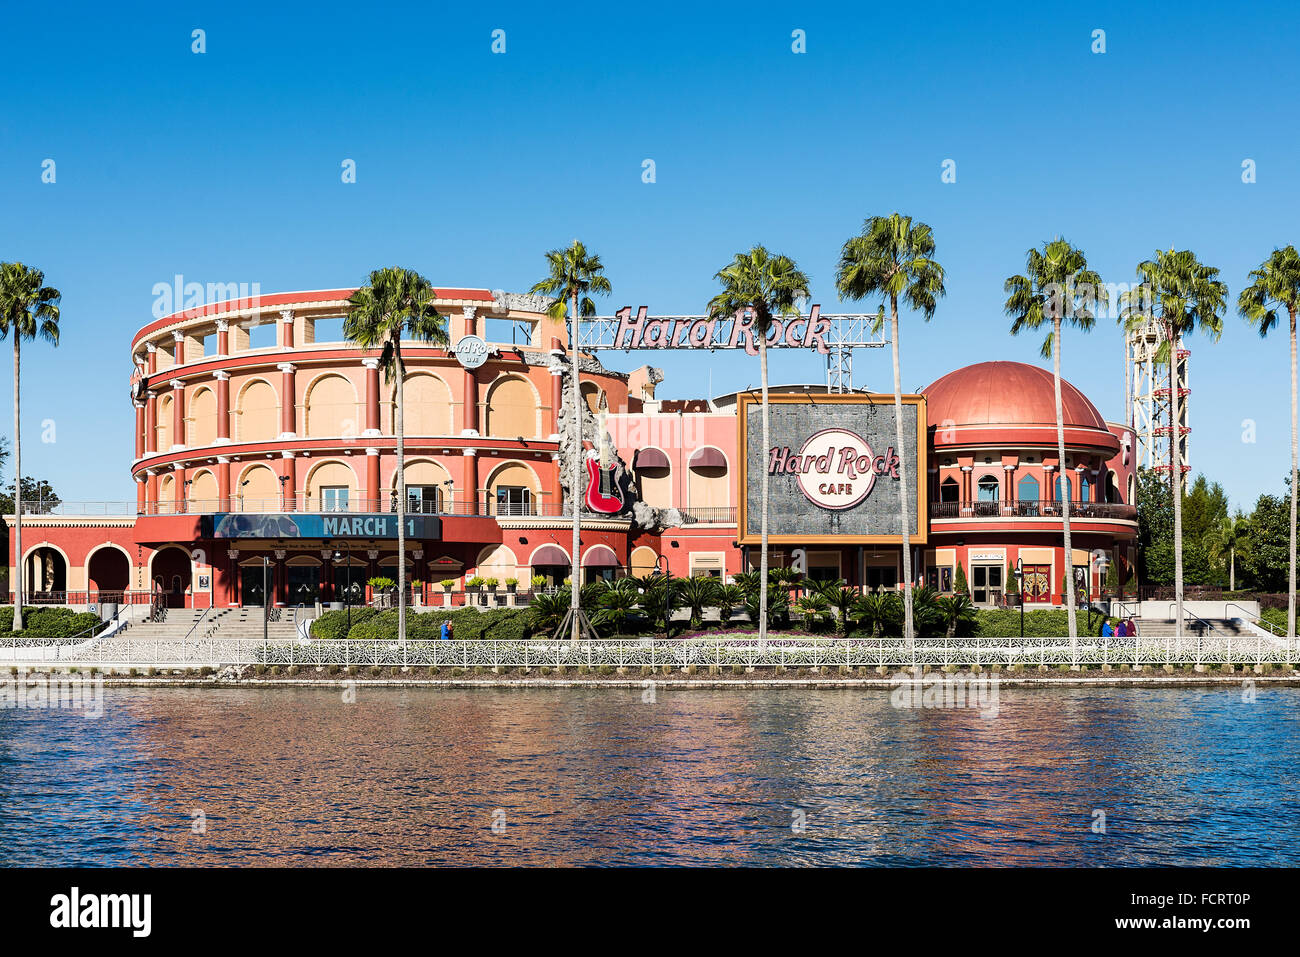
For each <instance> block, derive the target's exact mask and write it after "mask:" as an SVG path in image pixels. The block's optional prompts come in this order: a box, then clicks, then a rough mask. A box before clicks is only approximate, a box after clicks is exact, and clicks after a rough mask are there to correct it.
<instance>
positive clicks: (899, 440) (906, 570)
mask: <svg viewBox="0 0 1300 957" xmlns="http://www.w3.org/2000/svg"><path fill="white" fill-rule="evenodd" d="M889 326H890V329H889V338H890V339H891V340H892V342H891V351H892V352H893V358H894V454H895V455H897V456H898V483H899V484H898V493H899V495H901V496H902V498H901V500H900V504H899V506H898V512H899V516H900V517H901V518H902V522H903V639H904V640H905V641H906V643H907V647H908V649H909V650H910V649H911V648H912V647H913V646H914V643H915V638H916V632H915V628H914V626H913V623H912V534H911V532H910V531H909V526H910V525H911V520H910V516H909V515H908V513H907V497H908V482H907V457H906V453H905V450H904V447H903V372H902V368H901V366H900V365H899V362H898V296H896V295H891V296H890V297H889Z"/></svg>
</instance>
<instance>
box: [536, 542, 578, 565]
mask: <svg viewBox="0 0 1300 957" xmlns="http://www.w3.org/2000/svg"><path fill="white" fill-rule="evenodd" d="M569 564H571V562H570V561H569V556H568V555H566V554H564V549H562V548H560V547H559V546H558V545H543V546H542V547H541V548H539V549H538V550H537V551H536V552H534V553H533V558H532V566H533V567H534V568H538V567H540V566H543V565H569Z"/></svg>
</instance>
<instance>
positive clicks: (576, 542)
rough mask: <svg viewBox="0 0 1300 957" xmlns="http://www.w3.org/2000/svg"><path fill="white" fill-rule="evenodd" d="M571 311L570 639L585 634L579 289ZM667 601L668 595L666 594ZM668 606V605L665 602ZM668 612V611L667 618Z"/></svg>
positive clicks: (573, 298)
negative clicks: (581, 622)
mask: <svg viewBox="0 0 1300 957" xmlns="http://www.w3.org/2000/svg"><path fill="white" fill-rule="evenodd" d="M571 306H572V309H571V312H570V321H569V323H570V330H571V333H572V335H573V342H572V346H573V368H572V369H571V370H570V371H571V372H572V373H573V382H572V389H571V391H570V396H571V398H572V401H573V553H572V554H573V570H572V573H571V574H572V575H573V579H572V581H570V583H569V584H570V586H571V587H570V590H569V591H570V594H569V610H570V612H571V613H572V614H571V615H570V618H571V621H570V622H569V639H570V640H571V641H577V640H578V638H580V637H581V635H580V633H579V629H578V615H579V609H580V608H581V603H580V601H579V594H580V592H581V584H580V579H581V577H582V558H581V555H580V553H579V549H580V548H581V547H582V544H581V541H580V538H579V536H580V533H581V520H580V512H581V509H582V491H581V486H582V413H581V411H580V410H579V408H578V403H579V402H580V401H581V400H582V388H581V386H580V384H579V382H578V380H579V378H580V376H581V372H580V370H579V365H580V362H579V359H578V294H577V293H576V292H575V293H574V294H573V296H572V297H571ZM664 600H665V602H667V596H666V595H665V599H664ZM665 607H666V605H665ZM667 617H668V612H667V611H665V612H664V618H665V621H666V620H667Z"/></svg>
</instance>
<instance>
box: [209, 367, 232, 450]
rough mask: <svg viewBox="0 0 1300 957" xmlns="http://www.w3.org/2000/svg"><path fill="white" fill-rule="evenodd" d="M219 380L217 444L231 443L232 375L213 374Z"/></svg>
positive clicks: (224, 373) (223, 373) (225, 373)
mask: <svg viewBox="0 0 1300 957" xmlns="http://www.w3.org/2000/svg"><path fill="white" fill-rule="evenodd" d="M213 375H214V377H215V378H216V380H217V444H218V445H220V444H224V443H227V442H229V441H230V373H229V372H216V373H213Z"/></svg>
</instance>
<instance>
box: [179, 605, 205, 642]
mask: <svg viewBox="0 0 1300 957" xmlns="http://www.w3.org/2000/svg"><path fill="white" fill-rule="evenodd" d="M210 611H212V608H211V606H209V607H207V608H204V609H203V614H201V615H199V617H197V618H195V619H194V624H192V625H190V630H189V631H187V632H185V637H184V638H182V639H181V642H182V644H183V643H185V642H187V641H189V640H190V635H192V634H194V629H196V628H198V627H199V625H200V624H202V622H203V619H204V618H207V617H208V612H210Z"/></svg>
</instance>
